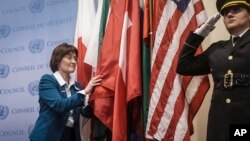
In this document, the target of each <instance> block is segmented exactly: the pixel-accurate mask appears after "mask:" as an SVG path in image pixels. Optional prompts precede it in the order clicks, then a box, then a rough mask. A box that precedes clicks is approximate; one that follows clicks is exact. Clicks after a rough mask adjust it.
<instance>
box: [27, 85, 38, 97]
mask: <svg viewBox="0 0 250 141" xmlns="http://www.w3.org/2000/svg"><path fill="white" fill-rule="evenodd" d="M38 85H39V81H32V82H30V84H29V86H28V89H29V93H30V94H31V95H33V96H36V95H38V89H39V88H38V87H39V86H38Z"/></svg>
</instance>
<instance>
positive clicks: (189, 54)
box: [177, 30, 250, 141]
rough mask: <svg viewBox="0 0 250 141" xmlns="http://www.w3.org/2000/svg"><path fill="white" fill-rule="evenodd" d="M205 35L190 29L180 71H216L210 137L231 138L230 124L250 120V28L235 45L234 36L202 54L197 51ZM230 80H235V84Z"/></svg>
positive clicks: (221, 140)
mask: <svg viewBox="0 0 250 141" xmlns="http://www.w3.org/2000/svg"><path fill="white" fill-rule="evenodd" d="M203 39H204V38H203V37H201V36H199V35H197V34H195V33H190V35H189V36H188V38H187V40H186V43H185V45H184V47H183V49H182V52H181V54H180V57H179V62H178V66H177V73H179V74H181V75H190V76H195V75H204V74H210V73H211V74H212V77H213V80H214V90H213V95H212V100H211V106H210V111H209V118H208V129H207V141H228V140H229V126H230V125H232V124H250V84H249V82H250V78H249V75H250V30H248V31H247V32H246V33H245V34H244V35H243V36H242V37H241V38H240V39H239V41H237V43H236V45H235V46H234V47H233V45H232V41H231V39H230V40H226V41H218V42H216V43H213V44H212V45H211V46H210V47H209V48H208V49H207V50H206V51H204V52H203V53H202V54H200V55H195V52H196V49H197V48H198V46H199V45H200V44H201V42H202V41H203ZM225 74H227V75H226V76H225ZM228 74H230V75H228ZM231 74H233V75H231ZM225 77H226V78H225ZM224 79H225V80H224ZM230 82H233V85H232V86H231V85H230V84H231V83H230ZM224 85H225V86H224Z"/></svg>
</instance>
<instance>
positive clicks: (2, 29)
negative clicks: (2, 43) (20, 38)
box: [0, 25, 10, 39]
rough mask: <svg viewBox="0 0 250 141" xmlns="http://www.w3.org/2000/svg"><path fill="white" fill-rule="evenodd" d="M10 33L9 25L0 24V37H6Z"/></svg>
mask: <svg viewBox="0 0 250 141" xmlns="http://www.w3.org/2000/svg"><path fill="white" fill-rule="evenodd" d="M9 34H10V26H9V25H0V39H1V38H6V37H7V36H8V35H9Z"/></svg>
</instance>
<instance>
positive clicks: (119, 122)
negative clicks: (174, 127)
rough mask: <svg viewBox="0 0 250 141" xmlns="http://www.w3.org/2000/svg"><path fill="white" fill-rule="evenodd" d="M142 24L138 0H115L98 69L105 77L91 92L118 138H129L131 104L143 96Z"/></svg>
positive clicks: (98, 114) (100, 115) (98, 113)
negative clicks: (128, 123)
mask: <svg viewBox="0 0 250 141" xmlns="http://www.w3.org/2000/svg"><path fill="white" fill-rule="evenodd" d="M139 24H140V19H139V3H138V1H137V0H122V1H121V0H112V1H111V3H110V13H109V16H108V20H107V25H106V30H105V35H104V38H103V42H102V45H101V48H100V52H99V57H98V63H97V69H96V74H101V75H102V76H103V77H102V79H103V80H102V84H101V85H100V86H97V87H96V88H95V90H94V92H93V93H92V94H91V95H90V105H91V106H92V107H93V109H94V114H95V116H96V117H97V118H99V119H100V120H101V121H102V122H103V123H104V124H105V125H106V126H107V127H108V128H109V129H110V130H111V131H112V140H115V141H127V139H128V138H127V134H128V133H127V130H128V129H127V116H128V115H127V106H128V105H127V104H128V102H130V101H131V100H135V99H136V98H138V97H139V96H141V69H140V64H141V54H140V27H139V26H140V25H139ZM138 106H140V105H136V106H135V107H134V108H133V109H137V108H138Z"/></svg>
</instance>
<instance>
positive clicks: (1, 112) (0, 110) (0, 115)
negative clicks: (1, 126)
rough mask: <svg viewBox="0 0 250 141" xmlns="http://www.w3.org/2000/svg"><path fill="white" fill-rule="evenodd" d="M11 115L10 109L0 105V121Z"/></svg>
mask: <svg viewBox="0 0 250 141" xmlns="http://www.w3.org/2000/svg"><path fill="white" fill-rule="evenodd" d="M8 114H9V108H8V107H7V106H4V105H0V119H1V120H4V119H5V118H6V117H7V116H8Z"/></svg>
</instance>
